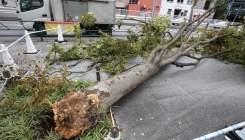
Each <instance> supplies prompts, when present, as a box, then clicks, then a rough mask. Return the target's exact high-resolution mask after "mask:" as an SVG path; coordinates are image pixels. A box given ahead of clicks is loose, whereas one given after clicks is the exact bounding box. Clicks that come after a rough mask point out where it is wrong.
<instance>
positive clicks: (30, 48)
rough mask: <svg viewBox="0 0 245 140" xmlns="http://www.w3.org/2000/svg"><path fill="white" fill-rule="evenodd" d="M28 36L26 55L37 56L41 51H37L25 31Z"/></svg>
mask: <svg viewBox="0 0 245 140" xmlns="http://www.w3.org/2000/svg"><path fill="white" fill-rule="evenodd" d="M25 35H26V47H27V51H25V52H24V54H37V53H39V52H40V50H36V48H35V46H34V44H33V43H32V40H31V38H30V36H29V34H28V32H27V31H26V30H25Z"/></svg>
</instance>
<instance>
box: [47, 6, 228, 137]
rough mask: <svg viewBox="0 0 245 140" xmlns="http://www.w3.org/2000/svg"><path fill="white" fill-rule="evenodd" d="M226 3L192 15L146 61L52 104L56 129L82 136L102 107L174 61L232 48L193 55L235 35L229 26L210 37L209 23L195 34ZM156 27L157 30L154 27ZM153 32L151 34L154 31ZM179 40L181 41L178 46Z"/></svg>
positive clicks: (199, 59)
mask: <svg viewBox="0 0 245 140" xmlns="http://www.w3.org/2000/svg"><path fill="white" fill-rule="evenodd" d="M226 3H227V2H225V3H222V4H218V5H215V6H214V7H212V8H210V9H209V10H208V11H207V12H205V13H204V14H203V15H202V16H200V17H198V18H197V19H195V20H193V21H192V20H191V16H190V19H189V22H187V23H183V25H182V26H181V27H180V29H179V31H178V33H176V34H175V35H174V36H172V38H171V39H170V40H168V41H166V42H164V44H161V45H158V46H157V47H155V48H154V49H153V50H151V53H150V54H149V56H148V57H147V59H146V60H145V62H144V63H143V64H139V65H137V66H135V67H133V68H131V69H129V70H127V71H125V72H122V73H120V74H118V75H115V76H113V77H111V78H109V79H107V80H105V81H101V82H99V83H97V84H95V85H93V86H90V87H88V88H86V89H84V90H81V91H77V92H74V91H71V92H70V93H68V94H67V95H66V96H65V97H64V98H63V99H62V100H61V101H59V102H56V103H53V104H51V103H50V104H51V106H52V109H53V112H54V120H55V123H56V128H55V130H56V131H58V133H59V134H60V135H61V136H63V137H64V138H66V139H70V138H72V137H76V136H78V135H82V134H83V133H84V131H85V130H87V129H89V128H90V127H92V126H94V125H95V124H96V122H97V120H98V119H99V118H98V110H99V108H109V107H110V106H112V105H113V104H114V103H115V102H116V101H118V100H119V99H120V98H122V97H123V96H125V95H126V94H127V93H129V92H130V91H131V90H132V89H134V88H135V87H137V86H138V85H139V84H140V83H142V82H143V81H145V80H146V79H148V78H149V77H151V76H152V75H154V74H155V73H157V72H158V71H159V70H160V69H161V68H162V67H164V66H166V65H167V64H173V65H176V66H178V67H184V66H195V65H197V64H198V63H199V62H200V61H201V60H202V59H204V58H208V57H213V56H215V55H218V54H221V53H224V52H228V51H231V50H232V48H225V49H220V50H218V52H215V53H213V54H211V55H209V56H204V57H195V56H194V55H191V54H189V52H190V51H191V50H193V49H198V48H200V47H208V46H211V45H210V44H211V42H213V41H215V40H216V39H218V38H222V37H226V36H229V35H232V33H230V32H224V30H225V29H227V28H228V26H227V27H225V28H223V29H220V30H217V31H215V32H214V34H213V35H212V36H209V37H208V38H207V31H206V29H207V26H206V28H205V30H203V32H202V33H201V34H200V36H199V37H198V38H193V37H192V33H193V32H194V31H196V29H197V27H198V26H199V25H200V24H201V23H202V22H203V21H204V20H205V19H206V18H207V17H208V16H209V15H211V14H212V13H213V12H214V11H215V9H216V8H217V7H218V6H221V5H224V4H226ZM191 15H192V14H191ZM146 24H147V23H146ZM146 26H148V25H146ZM152 30H155V29H154V28H152ZM149 33H150V34H149V35H151V32H149ZM164 39H165V38H164V37H163V38H162V40H161V42H163V41H164ZM179 42H181V43H180V44H178V45H176V44H177V43H179ZM159 44H160V43H159ZM176 46H178V47H176ZM181 56H187V57H190V58H193V59H195V60H196V62H194V63H181V62H178V61H177V60H178V58H179V57H181Z"/></svg>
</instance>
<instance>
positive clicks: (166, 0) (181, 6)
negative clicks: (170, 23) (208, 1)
mask: <svg viewBox="0 0 245 140" xmlns="http://www.w3.org/2000/svg"><path fill="white" fill-rule="evenodd" d="M191 7H192V0H163V1H162V4H161V10H160V14H161V15H170V16H172V17H174V16H183V17H189V15H190V13H191Z"/></svg>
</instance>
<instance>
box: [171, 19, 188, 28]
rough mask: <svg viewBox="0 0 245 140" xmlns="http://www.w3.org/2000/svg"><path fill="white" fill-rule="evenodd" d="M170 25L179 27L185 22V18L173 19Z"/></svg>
mask: <svg viewBox="0 0 245 140" xmlns="http://www.w3.org/2000/svg"><path fill="white" fill-rule="evenodd" d="M171 22H172V25H176V26H179V25H180V23H183V22H187V19H186V18H185V17H174V18H173V19H172V20H171Z"/></svg>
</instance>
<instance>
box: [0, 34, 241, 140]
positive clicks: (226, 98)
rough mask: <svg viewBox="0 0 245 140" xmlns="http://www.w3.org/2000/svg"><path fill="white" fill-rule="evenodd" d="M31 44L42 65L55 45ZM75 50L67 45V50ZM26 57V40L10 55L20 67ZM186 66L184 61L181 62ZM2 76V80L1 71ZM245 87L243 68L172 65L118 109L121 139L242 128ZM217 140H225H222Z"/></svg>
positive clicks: (171, 138)
mask: <svg viewBox="0 0 245 140" xmlns="http://www.w3.org/2000/svg"><path fill="white" fill-rule="evenodd" d="M14 41H15V40H4V39H1V38H0V44H4V45H5V46H6V47H7V46H8V45H9V44H11V43H12V42H14ZM32 41H33V43H34V45H35V47H36V49H40V50H41V53H39V54H38V55H37V56H38V59H43V60H44V58H45V56H46V55H47V53H48V52H49V50H50V49H51V48H52V46H51V42H53V41H54V40H51V39H49V40H44V41H43V42H41V41H40V40H39V39H36V40H35V39H34V40H32ZM71 44H72V40H69V41H68V42H67V43H66V44H64V47H68V46H70V45H71ZM24 51H26V46H25V40H22V41H21V42H19V43H17V44H16V45H14V46H13V47H11V48H10V49H9V52H10V53H11V55H12V57H13V58H14V59H15V60H16V63H17V64H21V61H22V60H23V59H24V58H25V56H24V55H23V52H24ZM188 60H189V59H188V58H181V61H182V62H185V61H188ZM2 63H3V60H2V57H0V64H2ZM69 63H72V62H69ZM86 64H88V63H87V62H85V63H84V64H83V65H79V66H78V67H76V68H73V70H78V69H81V68H84V65H86ZM0 71H1V74H2V68H1V69H0ZM91 76H92V77H93V74H90V75H89V77H91ZM93 78H95V77H93ZM103 78H106V76H104V77H103ZM244 83H245V69H244V68H242V67H241V66H239V65H233V64H229V65H226V64H224V63H222V62H220V61H218V60H216V59H204V60H203V61H201V63H200V64H199V65H198V66H197V67H184V68H177V67H175V66H172V65H168V66H166V67H165V68H163V69H162V70H161V71H160V72H159V73H157V74H156V75H154V76H153V77H151V78H150V79H148V80H147V81H145V82H144V83H143V84H141V85H140V86H138V87H137V88H136V89H135V90H133V91H132V92H131V93H130V94H128V95H126V96H125V97H123V98H122V99H121V100H119V101H118V102H117V103H115V104H114V107H113V112H114V115H115V119H116V122H117V125H118V126H119V127H120V128H121V130H122V133H121V135H122V139H123V140H189V139H193V138H196V137H199V136H202V135H205V134H208V133H211V132H213V131H217V130H219V129H222V128H225V126H229V125H233V124H236V123H239V122H242V121H244V120H245V115H244V114H245V109H244V107H245V102H244V99H245V92H244V91H245V86H244ZM215 140H224V136H221V137H218V138H215Z"/></svg>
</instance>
